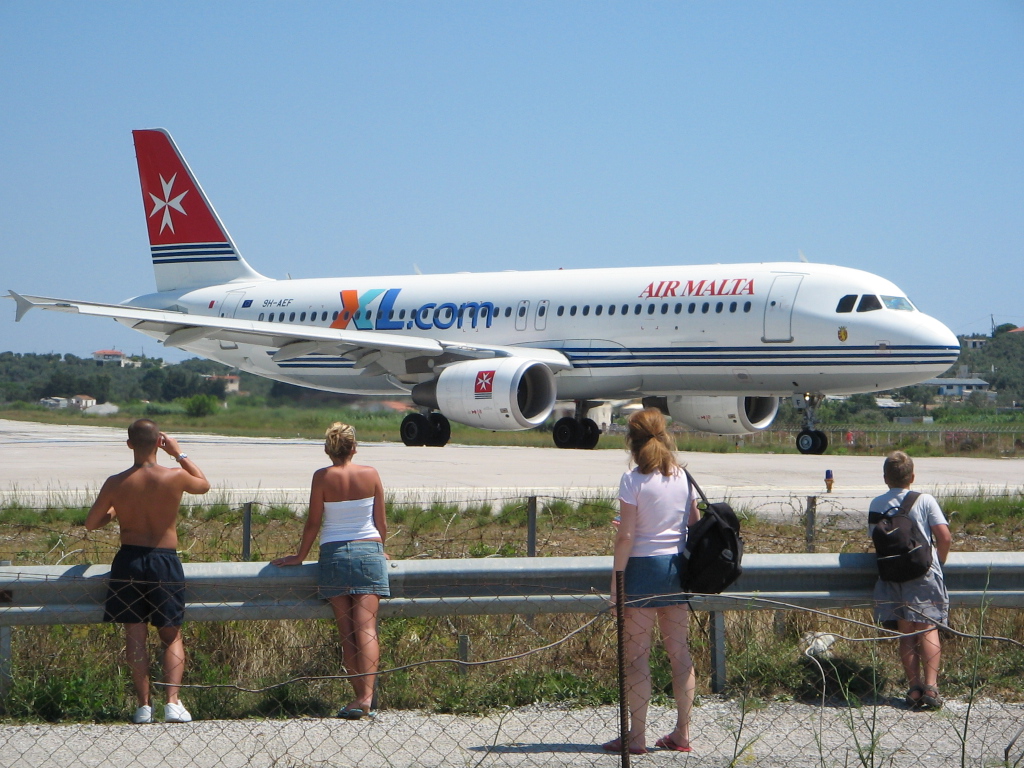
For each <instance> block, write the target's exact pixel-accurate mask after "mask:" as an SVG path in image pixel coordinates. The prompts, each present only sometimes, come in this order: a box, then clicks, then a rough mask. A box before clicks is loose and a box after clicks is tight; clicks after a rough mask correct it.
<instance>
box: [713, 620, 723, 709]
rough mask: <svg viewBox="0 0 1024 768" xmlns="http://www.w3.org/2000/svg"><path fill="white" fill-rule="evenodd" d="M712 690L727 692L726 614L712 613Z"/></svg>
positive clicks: (714, 691)
mask: <svg viewBox="0 0 1024 768" xmlns="http://www.w3.org/2000/svg"><path fill="white" fill-rule="evenodd" d="M710 617H711V690H712V692H713V693H721V692H722V691H724V690H725V612H724V611H711V613H710Z"/></svg>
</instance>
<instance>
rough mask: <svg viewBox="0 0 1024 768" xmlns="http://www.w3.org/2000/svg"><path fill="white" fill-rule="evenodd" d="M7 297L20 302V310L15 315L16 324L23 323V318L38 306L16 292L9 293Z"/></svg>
mask: <svg viewBox="0 0 1024 768" xmlns="http://www.w3.org/2000/svg"><path fill="white" fill-rule="evenodd" d="M7 295H8V296H10V297H11V298H12V299H14V300H15V301H16V302H18V309H17V312H16V313H15V315H14V322H16V323H17V322H21V318H23V317H24V316H25V313H26V312H28V311H29V310H30V309H32V307H34V306H36V305H35V304H34V303H33V302H31V301H29V300H28V299H26V298H25V297H24V296H22V295H20V294H17V293H15V292H14V291H10V290H9V291H7Z"/></svg>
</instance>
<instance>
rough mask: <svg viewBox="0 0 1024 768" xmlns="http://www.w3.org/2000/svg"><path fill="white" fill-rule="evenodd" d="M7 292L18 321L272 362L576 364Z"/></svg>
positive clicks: (459, 344) (515, 352) (533, 352)
mask: <svg viewBox="0 0 1024 768" xmlns="http://www.w3.org/2000/svg"><path fill="white" fill-rule="evenodd" d="M9 295H10V298H12V299H14V300H15V301H16V302H17V305H18V308H17V314H16V320H21V318H22V317H24V315H25V313H26V312H28V311H29V310H30V309H35V308H39V309H47V310H52V311H55V312H70V313H73V314H80V315H93V316H96V317H110V318H113V319H114V320H117V321H119V322H122V323H124V324H126V325H129V326H131V327H132V328H133V329H135V330H137V331H141V332H143V333H146V334H147V335H150V336H154V337H156V338H159V339H161V340H162V343H163V344H164V346H167V347H179V346H185V345H187V344H189V343H191V342H196V341H199V340H200V339H210V340H214V341H224V342H234V343H236V344H255V345H257V346H261V347H267V348H268V349H277V352H275V353H274V355H273V356H272V359H273V360H274V362H284V361H286V360H293V359H295V358H297V357H301V356H303V355H308V354H311V353H313V352H326V353H332V354H340V355H344V356H345V357H348V358H350V359H351V360H353V361H354V362H355V363H356V367H357V368H362V369H364V370H365V371H366V372H367V374H368V375H378V374H382V373H391V374H394V375H398V376H401V375H405V374H407V373H410V367H409V365H408V363H409V361H411V360H413V359H415V358H434V359H435V363H437V364H440V365H445V364H448V363H452V362H458V361H460V360H469V359H480V358H488V357H525V358H529V359H531V360H537V361H538V362H542V363H544V364H546V365H548V366H549V367H551V368H553V369H554V370H564V369H568V368H572V364H571V363H570V362H569V360H568V359H567V358H566V357H565V355H563V354H562V353H561V352H558V351H557V350H553V349H539V348H536V347H516V346H502V345H494V344H477V343H474V342H472V341H449V340H444V339H433V338H424V337H421V336H410V335H406V334H400V333H390V332H389V333H382V332H380V331H352V330H347V329H340V328H323V327H318V326H313V325H300V324H298V323H268V322H260V321H257V320H237V319H235V318H230V317H212V316H209V315H192V314H188V313H185V312H176V311H171V310H163V309H148V308H146V307H133V306H130V305H126V304H99V303H95V302H91V301H69V300H67V299H54V298H49V297H46V296H23V295H21V294H18V293H15V292H14V291H9ZM438 358H440V359H438Z"/></svg>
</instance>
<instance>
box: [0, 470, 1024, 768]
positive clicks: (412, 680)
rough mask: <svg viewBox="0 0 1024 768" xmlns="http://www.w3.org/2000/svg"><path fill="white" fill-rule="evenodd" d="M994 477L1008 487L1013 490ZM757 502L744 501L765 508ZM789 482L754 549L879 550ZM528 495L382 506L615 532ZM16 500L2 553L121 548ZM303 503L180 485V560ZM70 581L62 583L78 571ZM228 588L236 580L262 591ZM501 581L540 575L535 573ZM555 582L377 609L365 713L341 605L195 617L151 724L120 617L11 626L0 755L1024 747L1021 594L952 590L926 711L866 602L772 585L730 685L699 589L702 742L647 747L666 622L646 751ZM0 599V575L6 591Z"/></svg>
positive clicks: (21, 559)
mask: <svg viewBox="0 0 1024 768" xmlns="http://www.w3.org/2000/svg"><path fill="white" fill-rule="evenodd" d="M996 495H997V496H1000V495H1001V496H1002V497H1003V498H1006V499H1009V500H1011V501H1016V502H1019V499H1020V492H1019V491H1015V490H1008V491H1005V492H1003V493H1002V494H996ZM749 501H750V504H749V509H751V510H753V511H751V512H750V514H751V515H752V516H754V517H761V516H764V517H767V515H765V514H764V513H763V512H759V511H758V509H759V508H758V507H757V502H756V501H755V500H754V499H753V498H752V499H751V500H749ZM767 503H769V502H767V501H766V502H765V504H767ZM772 503H775V504H778V503H779V500H778V499H776V500H775V501H774V502H772ZM783 503H786V504H788V505H790V507H791V508H792V515H791V519H790V521H789V522H788V523H785V522H784V523H781V524H779V525H778V526H775V525H768V526H765V527H764V528H763V529H762V528H758V527H756V526H754V527H750V528H747V529H746V530H745V533H744V535H745V537H746V538H747V547H748V552H749V551H756V552H768V551H785V552H802V551H811V549H810V548H811V547H814V546H816V547H818V549H819V551H822V550H825V549H827V550H828V551H843V550H842V549H841V548H840V546H847V545H849V546H851V547H855V549H856V551H863V552H866V551H869V547H870V544H869V543H868V541H867V539H866V536H865V535H864V532H863V528H864V520H863V514H864V513H863V507H859V508H853V507H846V506H844V505H845V504H849V503H850V502H849V501H843V500H840V499H836V498H833V497H828V496H824V495H822V496H818V497H815V503H814V513H815V514H814V515H813V516H809V515H808V512H809V504H808V499H807V498H806V497H801V496H793V497H791V498H789V499H787V500H785V501H784V502H783ZM532 506H533V518H532V523H531V501H530V500H529V499H524V498H512V497H509V498H505V499H479V500H472V501H471V502H470V503H469V504H468V505H467V504H465V503H462V504H450V503H436V504H431V505H427V506H422V505H420V506H417V505H409V506H408V508H406V509H404V510H400V509H398V508H397V506H396V505H393V506H392V507H391V509H389V513H391V516H392V529H393V531H394V538H393V540H389V543H388V550H389V551H390V552H391V555H392V557H393V558H394V557H398V558H437V557H473V556H483V557H486V556H492V557H493V556H501V555H524V554H527V551H528V549H529V548H530V545H531V544H530V542H531V533H530V529H531V526H532V528H533V534H532V537H533V538H532V541H533V547H534V549H535V551H536V553H537V554H540V555H543V554H556V553H557V554H559V555H588V554H601V555H606V554H607V553H608V552H610V550H611V542H612V537H613V528H612V526H611V525H610V521H611V517H612V516H613V515H614V514H615V511H616V509H615V505H614V504H613V503H612V501H611V500H610V499H609V498H603V499H602V498H591V499H585V500H583V501H581V500H580V499H578V498H577V499H570V498H559V497H547V498H542V499H539V500H536V499H535V500H534V501H533V502H532ZM738 506H739V505H738ZM11 510H12V508H10V507H9V508H8V509H7V510H4V513H5V514H6V515H7V516H6V517H3V518H0V559H7V560H13V561H14V562H15V563H16V564H17V565H58V564H64V565H70V564H79V563H89V562H102V563H105V562H109V561H110V559H111V557H112V555H113V554H114V552H115V551H116V549H117V540H116V534H113V533H109V532H108V533H102V534H101V535H99V536H97V535H95V534H90V536H89V537H88V538H86V537H85V536H84V534H83V533H82V531H81V530H80V529H78V528H76V527H75V525H74V522H75V521H76V519H77V518H75V515H76V514H77V515H82V514H84V513H83V510H81V509H79V510H63V509H58V508H56V507H46V508H39V509H29V508H25V507H19V508H18V509H17V510H15V513H16V514H15V513H12V512H11ZM22 513H24V516H23V517H20V518H18V517H17V515H19V514H22ZM301 513H302V510H301V509H296V508H292V507H287V506H284V505H280V506H268V505H264V506H260V505H255V506H251V507H249V516H250V519H249V524H248V525H249V528H248V530H249V533H248V535H247V536H244V535H243V530H244V527H245V516H246V508H245V507H244V506H229V505H216V504H214V505H202V506H198V505H196V506H194V507H190V508H188V509H186V510H185V514H184V515H183V518H182V522H181V526H180V527H179V538H180V540H181V541H182V543H183V548H182V553H183V559H185V560H188V561H192V562H199V561H223V560H235V561H238V560H244V559H247V558H246V552H245V549H246V544H245V541H248V548H249V551H248V553H247V556H248V558H251V559H253V560H260V561H265V560H269V559H271V558H273V557H276V556H279V555H282V554H288V553H290V552H291V551H292V548H293V547H294V545H295V543H296V542H297V541H298V535H299V531H300V529H301V525H302V521H301ZM848 518H849V520H850V521H852V522H850V523H849V524H847V523H846V522H844V521H846V520H847V519H848ZM1020 535H1021V534H1020V532H1019V531H1018V530H1016V528H1015V527H1014V526H1013V525H1010V526H1009V527H1007V528H1006V529H1004V530H1003V531H1002V532H1001V533H1000V535H999V536H989V539H990V540H988V541H978V540H975V541H973V544H974V545H975V546H978V547H984V548H991V549H1003V550H1014V549H1017V550H1019V549H1020V546H1019V539H1018V537H1019V536H1020ZM974 538H975V539H978V538H979V537H977V536H975V537H974ZM837 542H839V545H838V546H837ZM843 542H846V544H844V543H843ZM78 586H80V585H76V584H75V583H74V582H73V580H70V581H69V583H68V589H69V590H74V589H76V588H77V587H78ZM452 586H455V585H452ZM520 587H521V588H520ZM222 588H223V589H224V590H225V591H226V595H225V598H224V600H225V602H226V603H230V602H244V601H245V600H246V599H248V597H249V596H250V595H251V590H250V591H249V592H246V593H244V594H243V593H239V594H237V595H232V594H231V592H230V590H231V589H234V588H235V587H234V586H233V585H228V584H224V585H223V587H222ZM502 588H503V590H505V591H506V592H511V593H515V592H516V591H517V589H519V592H520V594H522V595H524V596H526V595H536V592H535V590H531V589H529V588H528V587H527V586H526V585H525V584H523V585H516V584H503V585H502ZM563 599H567V600H569V601H573V600H577V599H578V600H579V601H580V603H581V605H580V606H579V607H578V609H575V610H573V609H569V610H565V611H564V612H562V613H557V614H541V615H530V616H527V615H514V614H513V615H483V614H487V613H488V611H489V609H488V608H487V607H486V606H485V605H484V602H483V601H481V602H480V605H479V606H478V608H479V610H478V611H474V609H473V606H472V603H473V600H472V599H470V600H469V601H468V602H469V603H470V605H469V606H468V607H467V605H466V601H461V602H459V603H458V605H456V604H455V602H454V601H453V602H452V603H451V604H450V606H449V607H450V609H451V610H450V611H449V612H447V615H439V616H420V617H398V616H396V617H387V618H382V619H381V620H380V623H379V634H380V639H381V652H382V658H381V666H380V669H381V673H380V675H379V677H378V681H377V714H376V716H375V717H373V718H363V719H361V720H358V721H347V720H339V719H337V718H335V717H334V716H333V715H334V714H335V712H336V711H337V709H338V707H339V706H341V705H342V704H344V703H345V702H346V701H348V700H349V698H350V683H349V679H348V677H347V675H346V669H345V666H344V659H342V658H341V654H340V649H339V642H338V635H337V629H336V627H335V624H334V622H333V621H330V620H306V621H226V622H212V621H203V622H199V621H193V622H187V623H186V624H185V627H184V630H183V634H184V641H185V647H186V652H187V663H186V674H185V684H184V687H183V690H182V693H181V696H182V701H183V702H184V703H185V704H186V706H187V707H188V709H189V710H190V711H191V713H192V716H193V718H194V721H193V722H191V723H185V724H164V723H163V722H162V712H161V707H160V705H159V704H160V702H162V701H163V692H162V690H161V686H159V685H157V686H156V695H155V699H156V702H157V706H155V707H154V710H155V712H154V714H155V718H156V720H158V721H159V722H158V723H157V724H153V725H133V724H130V723H128V722H127V721H128V718H129V716H130V715H131V713H132V711H133V710H134V708H135V700H134V696H133V693H132V686H131V681H130V676H129V674H128V669H127V667H126V664H125V656H124V635H123V633H122V630H121V628H120V627H118V626H116V625H109V624H86V625H61V624H57V625H53V626H17V627H0V659H7V660H8V661H7V662H6V664H8V665H9V666H8V668H7V669H0V680H6V683H5V684H4V687H5V690H4V691H3V693H4V696H3V702H2V706H3V710H2V717H0V766H2V767H4V768H6V766H37V765H55V766H56V765H60V766H69V765H89V766H106V765H111V766H132V765H140V766H141V765H149V764H153V763H166V764H169V765H176V766H177V765H181V766H217V767H220V766H225V767H226V766H328V765H329V766H349V765H351V766H355V765H361V766H377V765H380V766H435V765H436V766H492V765H493V766H506V765H508V766H556V765H580V764H584V765H590V764H592V765H608V766H611V765H618V764H622V763H628V761H629V760H632V761H633V762H635V763H638V764H639V763H641V762H652V763H654V762H658V761H662V762H663V761H665V760H667V759H673V760H682V761H685V762H686V764H694V765H702V766H703V765H711V766H747V765H753V766H762V765H763V766H780V765H781V766H792V767H793V768H796V767H797V766H820V767H822V768H824V767H825V766H829V767H831V766H853V765H857V766H903V765H906V766H918V765H941V766H986V767H988V766H1004V768H1005V767H1007V766H1012V767H1013V768H1017V767H1018V766H1024V736H1022V734H1021V731H1022V725H1024V684H1022V683H1021V680H1024V646H1022V645H1021V642H1020V641H1021V639H1022V638H1024V614H1022V612H1021V611H1019V610H1018V609H1003V608H1000V609H994V608H989V609H970V610H968V609H956V610H954V611H953V612H952V614H951V620H950V625H951V626H950V628H949V630H947V631H944V633H943V660H942V672H941V674H940V685H941V687H942V693H943V696H945V698H946V703H945V706H944V707H943V708H942V709H941V710H939V711H936V712H921V711H917V710H915V709H912V708H909V707H908V706H907V704H906V702H905V699H904V697H905V693H906V682H905V680H904V678H903V672H902V668H901V666H900V663H899V659H898V654H897V647H896V645H897V643H896V641H895V640H894V639H893V637H892V635H891V634H890V633H887V632H885V631H883V630H881V629H879V628H878V627H876V626H874V625H873V624H872V623H871V619H870V616H871V610H870V609H871V606H870V604H868V603H865V604H864V605H862V606H860V607H859V608H855V609H850V610H843V611H837V612H831V613H826V612H820V611H814V610H809V609H806V608H798V607H796V606H792V605H785V604H772V605H770V606H767V607H766V608H765V609H764V610H754V611H750V610H746V611H729V612H727V613H725V614H724V621H722V625H723V627H724V633H725V644H726V655H727V658H728V660H729V665H728V674H727V677H726V679H725V681H724V683H725V685H724V690H723V691H722V692H720V693H714V692H713V691H712V686H711V679H710V677H711V668H712V665H713V662H712V655H713V646H714V644H715V637H714V635H715V632H716V631H717V630H716V622H715V618H714V616H713V615H711V614H707V613H703V612H696V613H694V614H693V615H692V616H691V618H690V620H689V624H690V626H689V638H690V643H689V645H690V648H691V650H692V654H693V660H694V665H695V668H696V670H697V697H696V705H695V707H694V709H693V713H692V725H691V738H692V741H693V750H694V751H693V752H691V753H675V752H670V751H669V750H664V749H654V743H655V741H656V740H657V739H658V738H660V737H662V736H664V735H666V734H669V733H671V732H672V729H673V727H674V725H675V721H676V705H675V701H674V699H673V696H672V687H671V681H672V674H671V665H670V662H669V659H668V657H667V656H666V654H665V652H664V650H663V647H662V646H661V645H660V643H658V642H655V644H654V647H653V649H652V652H651V656H650V664H651V676H652V695H651V708H650V712H649V715H648V718H647V729H646V734H647V746H648V747H649V748H650V749H651V751H650V752H649V753H648V754H645V755H626V756H622V755H619V754H613V753H610V752H606V751H605V750H604V749H602V747H601V745H602V744H604V743H606V742H608V741H609V740H610V739H613V738H615V737H616V736H617V735H619V732H620V722H621V721H620V710H619V706H620V698H621V696H620V677H621V676H620V664H619V662H618V658H617V655H616V647H617V634H616V624H615V621H614V614H613V613H612V612H611V611H605V612H602V613H599V614H597V615H595V614H594V613H593V609H592V608H590V607H589V606H583V605H582V603H583V602H584V600H585V597H584V596H579V597H578V598H577V597H573V596H571V595H565V596H563ZM3 601H4V596H3V595H2V594H0V614H2V613H3V611H4V602H3ZM440 602H441V608H440V609H439V611H440V612H442V613H444V612H445V601H444V599H441V600H440ZM96 607H97V608H99V605H98V603H97V606H96ZM474 613H479V614H481V615H473V614H474ZM467 614H468V615H467ZM149 643H150V644H149V654H150V656H151V658H152V659H153V662H154V675H155V676H158V675H159V665H158V663H157V662H158V661H159V659H160V652H161V647H160V644H159V642H158V640H157V638H156V636H155V635H152V636H151V637H150V639H149ZM5 649H6V650H5ZM0 663H3V662H0Z"/></svg>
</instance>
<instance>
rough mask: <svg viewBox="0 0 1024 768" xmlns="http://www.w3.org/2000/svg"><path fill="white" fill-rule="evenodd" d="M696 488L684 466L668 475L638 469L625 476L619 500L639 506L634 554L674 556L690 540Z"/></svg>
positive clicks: (632, 555) (620, 483)
mask: <svg viewBox="0 0 1024 768" xmlns="http://www.w3.org/2000/svg"><path fill="white" fill-rule="evenodd" d="M692 500H693V489H692V488H691V487H690V482H689V481H688V480H687V479H686V474H685V473H684V472H683V471H682V470H681V469H680V470H677V471H676V473H675V474H672V475H669V476H668V477H666V476H665V475H663V474H661V473H660V472H652V473H651V474H649V475H644V474H641V472H640V470H639V469H638V468H634V469H633V470H632V471H630V472H625V473H624V474H623V475H622V480H620V481H619V501H623V502H625V503H626V504H633V505H635V506H636V508H637V512H636V531H635V533H634V535H633V551H632V552H631V553H630V557H654V556H655V555H674V554H676V553H677V552H679V551H680V550H681V549H682V548H683V544H684V543H685V541H686V521H687V520H688V519H689V517H690V507H691V505H692Z"/></svg>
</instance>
